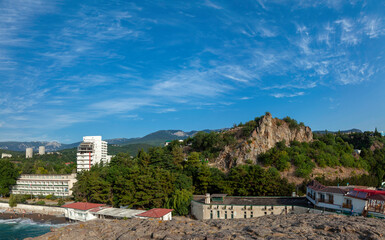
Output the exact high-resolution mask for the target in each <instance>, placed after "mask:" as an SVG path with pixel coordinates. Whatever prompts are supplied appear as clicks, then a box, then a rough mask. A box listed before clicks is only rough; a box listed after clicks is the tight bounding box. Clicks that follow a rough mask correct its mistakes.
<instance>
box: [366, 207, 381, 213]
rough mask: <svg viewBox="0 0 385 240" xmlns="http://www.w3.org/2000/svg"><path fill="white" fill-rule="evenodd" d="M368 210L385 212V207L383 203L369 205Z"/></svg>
mask: <svg viewBox="0 0 385 240" xmlns="http://www.w3.org/2000/svg"><path fill="white" fill-rule="evenodd" d="M368 211H371V212H377V213H385V207H384V206H383V205H380V206H378V205H377V206H375V207H372V206H369V207H368Z"/></svg>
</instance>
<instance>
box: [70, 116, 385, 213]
mask: <svg viewBox="0 0 385 240" xmlns="http://www.w3.org/2000/svg"><path fill="white" fill-rule="evenodd" d="M277 131H281V132H277ZM260 134H262V135H260ZM264 139H265V141H264V142H263V140H264ZM286 139H288V140H289V141H286ZM278 140H280V141H278ZM299 140H302V142H301V141H299ZM259 142H262V144H261V146H262V147H264V148H263V149H262V150H263V151H262V150H261V149H257V148H256V146H258V144H259ZM272 143H274V145H273V144H272ZM383 143H384V138H382V137H381V136H380V135H379V134H378V133H376V132H375V133H371V132H365V133H354V134H342V133H337V134H323V135H315V136H314V139H313V134H312V133H311V130H310V128H308V127H306V126H305V125H304V124H303V123H298V122H297V121H296V120H293V119H291V118H289V117H286V118H284V119H282V120H281V119H276V118H272V117H271V115H270V114H266V115H265V116H262V117H259V118H256V119H254V120H252V121H249V122H247V123H245V124H238V125H234V127H233V128H231V129H229V130H226V131H222V132H209V133H207V132H199V133H197V134H195V135H194V136H193V137H190V138H188V139H186V140H185V141H184V142H179V141H173V142H171V144H169V145H168V146H167V147H152V148H149V150H148V151H147V152H146V151H139V153H138V154H137V155H136V156H135V157H133V158H131V157H130V156H129V155H128V154H117V156H116V157H115V158H113V159H112V161H111V163H110V164H108V165H107V166H95V167H93V168H91V171H89V172H83V173H81V174H80V175H79V176H78V180H79V181H78V183H77V184H76V185H75V187H74V196H75V198H76V200H78V201H84V200H86V201H90V202H100V203H107V204H111V205H113V206H116V207H118V206H129V207H133V208H141V209H143V208H152V207H171V208H174V209H176V211H175V213H176V214H179V215H185V214H187V213H188V205H189V202H190V199H191V196H192V195H193V194H204V193H206V192H209V193H226V194H229V195H240V196H290V195H291V193H292V192H293V191H295V189H296V186H295V185H294V184H292V183H290V182H288V180H287V179H285V178H283V177H281V175H282V174H281V173H283V172H285V171H288V169H293V168H294V169H295V174H296V175H297V176H298V178H300V179H302V181H301V182H302V183H303V184H302V186H304V184H306V182H307V181H309V180H310V179H311V178H313V177H314V176H313V175H312V172H313V170H314V169H322V168H335V167H341V168H342V167H345V168H351V169H356V170H357V173H362V172H364V173H370V175H358V174H353V175H352V176H347V177H348V178H346V179H338V178H334V179H327V178H322V177H321V178H318V179H319V180H320V181H322V182H327V181H329V182H327V183H330V184H339V183H341V184H344V183H346V182H349V183H350V184H360V185H369V186H378V185H379V184H380V182H381V181H382V178H383V176H384V170H385V167H384V166H385V164H384V161H385V152H384V148H383ZM253 144H254V147H253V148H252V147H248V146H247V145H253ZM269 147H270V148H269ZM357 147H361V150H362V152H361V155H357V154H354V149H356V148H357ZM242 151H249V152H242ZM251 151H255V152H254V153H251ZM224 153H234V155H231V154H228V156H229V157H233V156H248V157H251V156H254V158H252V159H251V158H249V159H247V160H246V161H237V159H227V160H230V161H231V162H232V163H233V164H230V165H227V167H228V168H227V169H223V168H218V166H221V165H220V164H218V161H219V162H220V161H223V158H221V157H222V156H223V154H224ZM352 172H354V171H352ZM300 187H301V186H300ZM297 189H298V188H297ZM299 190H300V191H301V188H299ZM302 191H303V189H302Z"/></svg>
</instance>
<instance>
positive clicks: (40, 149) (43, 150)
mask: <svg viewBox="0 0 385 240" xmlns="http://www.w3.org/2000/svg"><path fill="white" fill-rule="evenodd" d="M44 154H45V146H40V147H39V155H44Z"/></svg>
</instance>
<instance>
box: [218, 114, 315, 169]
mask: <svg viewBox="0 0 385 240" xmlns="http://www.w3.org/2000/svg"><path fill="white" fill-rule="evenodd" d="M234 130H235V131H236V129H233V131H234ZM230 131H231V130H230ZM283 140H285V142H286V145H288V144H290V142H291V141H294V140H296V141H299V142H311V141H313V133H312V131H311V129H310V127H307V126H304V125H299V124H298V125H296V126H290V124H289V123H287V122H286V121H284V120H281V119H278V118H273V117H272V116H271V114H270V113H266V115H265V116H262V117H261V118H260V119H259V121H258V123H257V128H256V129H254V131H253V132H252V134H251V136H250V137H249V138H247V139H242V140H241V141H239V142H238V144H237V147H236V148H235V149H234V148H232V147H229V146H227V147H225V149H224V151H222V152H221V153H220V154H219V157H218V158H217V159H216V161H215V163H214V165H215V166H216V167H218V168H220V169H222V170H225V171H226V170H228V169H230V168H232V167H234V166H237V165H240V164H245V163H246V162H247V161H251V163H254V164H255V163H257V158H258V155H259V154H261V153H265V152H266V151H268V150H269V149H271V148H272V147H274V146H275V145H276V143H278V142H281V141H283Z"/></svg>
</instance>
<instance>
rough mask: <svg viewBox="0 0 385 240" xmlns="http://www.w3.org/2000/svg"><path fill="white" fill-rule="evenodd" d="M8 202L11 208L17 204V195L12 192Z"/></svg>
mask: <svg viewBox="0 0 385 240" xmlns="http://www.w3.org/2000/svg"><path fill="white" fill-rule="evenodd" d="M8 204H9V206H10V207H11V208H13V207H16V206H17V200H16V196H15V195H13V194H11V196H10V197H9V201H8Z"/></svg>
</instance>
